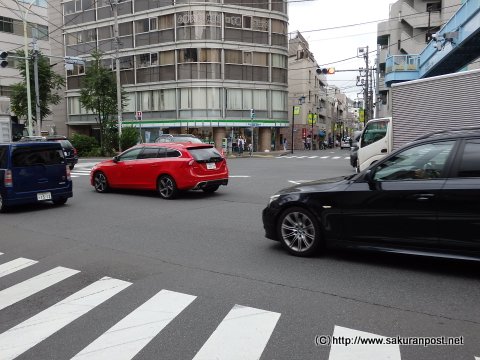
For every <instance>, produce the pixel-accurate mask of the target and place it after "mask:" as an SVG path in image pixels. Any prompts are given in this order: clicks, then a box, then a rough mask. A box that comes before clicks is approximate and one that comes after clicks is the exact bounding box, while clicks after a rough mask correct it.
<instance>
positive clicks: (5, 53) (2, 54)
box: [0, 50, 8, 68]
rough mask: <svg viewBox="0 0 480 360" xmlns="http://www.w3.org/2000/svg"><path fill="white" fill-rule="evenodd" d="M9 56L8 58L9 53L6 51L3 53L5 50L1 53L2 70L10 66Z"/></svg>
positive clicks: (0, 64)
mask: <svg viewBox="0 0 480 360" xmlns="http://www.w3.org/2000/svg"><path fill="white" fill-rule="evenodd" d="M7 56H8V53H7V52H6V51H3V50H1V51H0V67H2V68H4V67H7V65H8V61H7Z"/></svg>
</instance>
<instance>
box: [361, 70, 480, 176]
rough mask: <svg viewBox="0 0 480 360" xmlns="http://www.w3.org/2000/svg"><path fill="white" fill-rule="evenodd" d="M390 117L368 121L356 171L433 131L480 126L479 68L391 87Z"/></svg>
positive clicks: (363, 134) (362, 138) (363, 133)
mask: <svg viewBox="0 0 480 360" xmlns="http://www.w3.org/2000/svg"><path fill="white" fill-rule="evenodd" d="M391 96H392V117H389V118H381V119H372V120H370V121H369V122H368V123H367V125H366V126H365V129H364V130H363V132H362V136H361V138H360V141H359V149H358V160H357V170H360V171H362V170H364V169H366V168H367V167H369V166H370V165H371V164H373V163H374V162H376V161H378V160H380V159H381V158H382V157H384V156H385V155H387V154H389V153H391V152H392V151H393V150H396V149H398V148H400V147H401V146H403V145H405V144H406V143H408V142H410V141H413V140H415V139H416V138H418V137H420V136H422V135H425V134H428V133H431V132H433V131H440V130H449V129H458V128H461V127H468V126H480V70H471V71H464V72H459V73H455V74H448V75H441V76H435V77H431V78H426V79H420V80H413V81H407V82H403V83H399V84H395V85H393V86H392V91H391Z"/></svg>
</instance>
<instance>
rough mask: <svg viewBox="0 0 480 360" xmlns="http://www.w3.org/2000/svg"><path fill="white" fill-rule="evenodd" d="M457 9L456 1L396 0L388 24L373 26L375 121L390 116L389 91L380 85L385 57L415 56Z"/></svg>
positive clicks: (391, 7) (382, 83)
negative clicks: (375, 28) (375, 80)
mask: <svg viewBox="0 0 480 360" xmlns="http://www.w3.org/2000/svg"><path fill="white" fill-rule="evenodd" d="M460 6H461V4H460V3H459V1H458V0H440V1H434V0H399V1H397V2H395V3H393V4H391V5H390V13H389V20H387V21H384V22H381V23H379V24H378V25H377V44H378V58H377V75H378V76H377V102H376V109H375V114H376V115H375V116H376V117H383V116H389V115H390V114H391V99H390V88H388V87H387V86H386V85H385V81H384V78H385V71H386V58H387V56H390V55H407V54H419V53H420V52H421V51H422V50H423V49H424V48H425V46H426V45H427V44H428V42H429V41H430V40H431V36H432V34H434V33H436V32H437V31H438V30H439V29H440V27H441V26H442V25H444V24H445V23H446V22H447V21H448V20H449V19H450V18H451V17H452V16H453V15H454V14H455V12H456V11H457V10H458V9H459V8H460Z"/></svg>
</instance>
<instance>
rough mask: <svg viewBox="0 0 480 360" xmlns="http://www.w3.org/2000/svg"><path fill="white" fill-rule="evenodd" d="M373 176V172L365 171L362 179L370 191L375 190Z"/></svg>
mask: <svg viewBox="0 0 480 360" xmlns="http://www.w3.org/2000/svg"><path fill="white" fill-rule="evenodd" d="M373 176H374V172H373V171H372V170H370V169H369V170H367V171H366V172H365V176H364V177H363V179H364V180H365V182H366V183H368V187H369V188H370V190H374V189H375V183H376V181H375V179H374V178H373Z"/></svg>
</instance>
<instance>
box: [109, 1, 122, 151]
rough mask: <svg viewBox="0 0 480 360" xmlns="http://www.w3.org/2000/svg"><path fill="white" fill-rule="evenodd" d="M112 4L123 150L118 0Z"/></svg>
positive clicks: (120, 136) (119, 146)
mask: <svg viewBox="0 0 480 360" xmlns="http://www.w3.org/2000/svg"><path fill="white" fill-rule="evenodd" d="M110 6H111V7H112V10H113V17H114V25H113V36H114V38H115V40H114V41H115V74H116V78H117V121H118V125H117V126H118V150H119V151H122V141H121V138H122V85H121V83H120V58H119V49H120V38H119V36H118V0H111V1H110Z"/></svg>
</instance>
